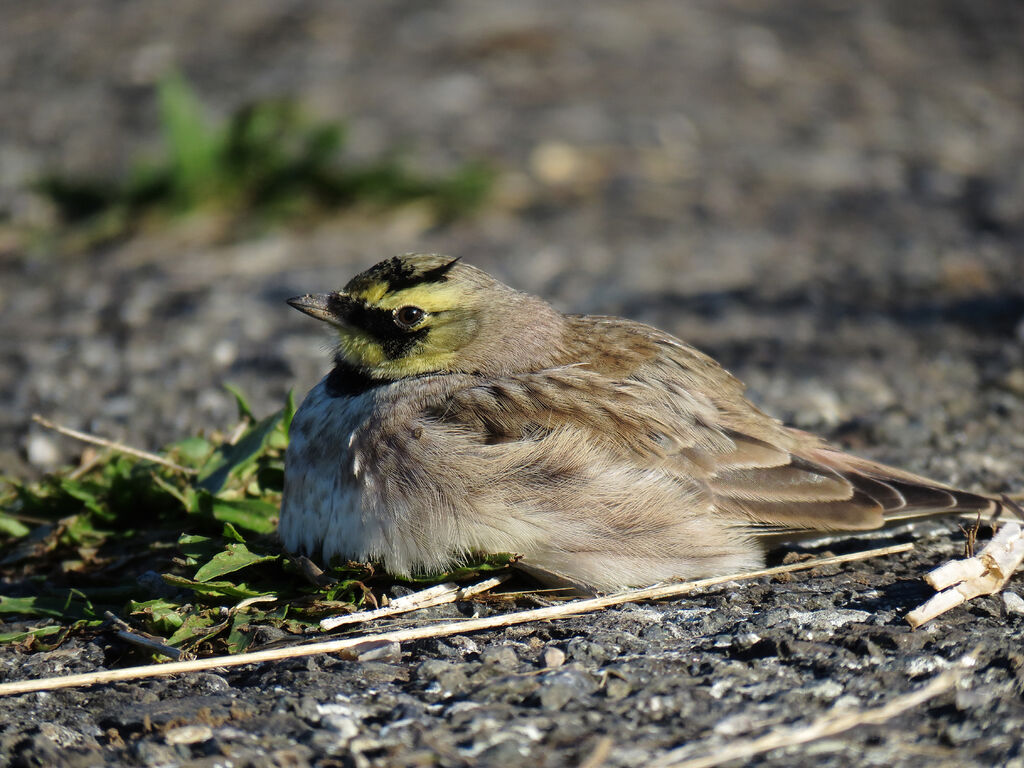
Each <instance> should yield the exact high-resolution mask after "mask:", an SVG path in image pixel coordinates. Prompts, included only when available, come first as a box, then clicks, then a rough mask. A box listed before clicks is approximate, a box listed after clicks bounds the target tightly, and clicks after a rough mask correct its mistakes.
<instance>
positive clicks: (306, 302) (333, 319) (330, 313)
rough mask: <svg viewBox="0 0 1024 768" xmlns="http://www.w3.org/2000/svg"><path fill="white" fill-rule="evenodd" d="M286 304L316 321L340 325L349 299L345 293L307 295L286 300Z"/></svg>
mask: <svg viewBox="0 0 1024 768" xmlns="http://www.w3.org/2000/svg"><path fill="white" fill-rule="evenodd" d="M288 303H289V304H290V305H291V306H293V307H295V308H296V309H297V310H299V312H305V313H306V314H307V315H309V316H310V317H315V318H316V319H317V320H324V321H326V322H328V323H333V324H335V325H340V324H342V323H344V322H345V316H346V315H347V314H348V313H347V311H346V310H347V309H348V307H349V305H350V304H351V299H350V298H349V296H348V294H345V293H307V294H306V295H305V296H295V297H293V298H291V299H288Z"/></svg>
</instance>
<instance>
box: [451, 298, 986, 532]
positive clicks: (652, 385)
mask: <svg viewBox="0 0 1024 768" xmlns="http://www.w3.org/2000/svg"><path fill="white" fill-rule="evenodd" d="M571 321H572V322H573V323H575V324H576V325H577V329H576V332H575V333H574V334H573V336H574V337H575V338H579V339H583V340H585V341H584V342H582V343H580V344H578V345H577V346H576V347H575V348H573V349H569V350H567V351H566V356H565V357H566V361H567V364H566V365H565V366H563V367H559V368H550V369H547V370H544V371H538V372H528V373H522V374H516V375H511V376H506V377H501V378H495V379H488V380H486V381H481V382H480V383H479V384H478V385H476V386H470V387H467V388H465V389H462V390H460V391H457V392H455V393H454V394H453V395H452V396H451V399H450V401H449V402H448V403H447V405H446V407H445V408H444V411H443V413H438V414H435V416H436V417H439V418H442V419H444V420H446V421H450V422H455V423H458V424H461V425H462V426H463V427H464V428H467V429H470V430H472V431H473V432H474V433H476V434H478V435H479V436H480V439H481V440H482V441H483V442H487V443H500V442H504V441H511V440H522V439H530V438H531V437H537V436H540V435H542V434H546V433H549V432H550V431H552V430H554V429H557V428H558V426H559V425H561V424H567V423H571V424H573V425H575V426H583V427H585V428H586V429H587V430H588V433H589V434H591V435H592V436H593V439H594V440H595V441H602V442H604V443H606V444H607V445H608V446H610V447H611V448H613V449H615V450H618V451H619V452H620V453H621V456H622V459H623V460H624V461H629V462H631V463H640V464H644V465H647V466H650V467H652V468H658V469H660V470H662V471H667V472H671V473H675V474H680V475H685V476H686V477H688V478H693V479H696V480H698V481H700V482H702V483H704V484H706V487H707V488H708V490H709V492H710V494H711V497H712V498H713V499H714V504H715V510H716V511H717V513H719V514H721V515H724V516H726V517H729V518H733V519H735V520H736V521H737V523H739V524H740V525H742V526H743V527H744V528H747V529H748V530H750V531H751V532H753V533H764V534H778V533H780V532H783V531H794V532H796V531H806V530H825V531H828V530H834V531H840V530H867V529H871V528H878V527H880V526H882V525H883V524H885V523H886V522H888V521H890V520H896V519H904V518H909V517H918V516H928V515H938V514H949V513H952V512H975V511H980V512H982V513H987V512H990V511H995V510H997V509H998V508H999V507H1000V506H1001V504H1000V502H999V501H998V500H996V499H993V498H989V497H985V496H980V495H977V494H972V493H968V492H965V491H959V490H956V489H953V488H949V487H947V486H944V485H942V484H941V483H937V482H934V481H931V480H928V479H926V478H922V477H918V476H916V475H912V474H910V473H906V472H902V471H901V470H898V469H895V468H892V467H887V466H884V465H882V464H877V463H874V462H871V461H868V460H866V459H860V458H857V457H855V456H851V455H849V454H845V453H842V452H841V451H837V450H835V449H833V448H830V447H829V446H827V445H826V444H824V443H823V442H822V441H821V440H820V439H819V438H817V437H815V436H813V435H810V434H808V433H805V432H801V431H798V430H794V429H790V428H787V427H785V426H783V425H782V424H781V423H780V422H779V421H777V420H776V419H773V418H771V417H770V416H767V415H766V414H764V413H762V412H761V411H760V410H758V409H757V408H756V407H755V406H754V405H753V404H751V403H750V402H749V401H748V400H747V399H746V398H745V397H744V395H743V385H742V384H741V383H740V382H739V381H738V380H737V379H736V378H735V377H733V376H732V375H731V374H729V373H728V372H727V371H725V370H724V369H722V368H721V366H719V365H718V364H717V363H716V362H715V361H714V360H712V359H711V358H709V357H707V356H706V355H704V354H702V353H700V352H698V351H697V350H695V349H693V348H692V347H689V346H687V345H685V344H683V343H682V342H680V341H678V340H677V339H675V338H673V337H671V336H669V335H667V334H663V333H661V332H660V331H657V330H655V329H653V328H649V327H648V326H643V325H640V324H634V323H627V322H625V321H622V320H620V319H618V318H614V319H612V318H596V317H584V316H581V317H574V318H571Z"/></svg>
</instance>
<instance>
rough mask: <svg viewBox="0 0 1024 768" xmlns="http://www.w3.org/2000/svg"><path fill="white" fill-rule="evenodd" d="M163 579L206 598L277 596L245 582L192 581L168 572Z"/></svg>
mask: <svg viewBox="0 0 1024 768" xmlns="http://www.w3.org/2000/svg"><path fill="white" fill-rule="evenodd" d="M163 579H164V581H165V582H167V583H168V584H170V585H171V586H172V587H182V588H184V589H191V590H192V591H193V592H195V593H196V594H197V595H200V596H202V597H208V598H215V599H220V598H237V599H239V600H244V599H245V598H247V597H262V596H264V595H273V596H275V597H276V596H277V593H276V592H270V591H262V590H259V589H253V588H252V587H250V586H249V585H248V584H245V583H240V584H232V583H231V582H230V581H207V582H202V581H193V580H192V579H186V578H185V577H183V576H175V575H173V574H170V573H165V574H164V575H163Z"/></svg>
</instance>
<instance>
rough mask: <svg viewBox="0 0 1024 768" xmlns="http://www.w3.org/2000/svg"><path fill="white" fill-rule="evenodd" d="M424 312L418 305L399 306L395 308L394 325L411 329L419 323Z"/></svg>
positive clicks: (424, 314)
mask: <svg viewBox="0 0 1024 768" xmlns="http://www.w3.org/2000/svg"><path fill="white" fill-rule="evenodd" d="M426 314H427V313H426V312H424V311H423V310H422V309H420V308H419V307H399V308H398V309H396V310H395V325H397V326H398V327H399V328H403V329H405V330H407V331H408V330H411V329H412V328H415V327H416V326H417V325H419V323H420V321H421V320H423V318H424V317H425V316H426Z"/></svg>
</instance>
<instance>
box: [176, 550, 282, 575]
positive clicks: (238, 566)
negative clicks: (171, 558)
mask: <svg viewBox="0 0 1024 768" xmlns="http://www.w3.org/2000/svg"><path fill="white" fill-rule="evenodd" d="M278 557H279V555H258V554H256V553H255V552H250V551H249V548H248V547H246V546H245V544H240V543H237V542H235V543H232V544H228V546H227V548H226V549H225V550H224V551H223V552H218V553H217V554H216V555H214V556H213V558H212V559H211V560H210V561H209V562H208V563H205V564H204V565H203V566H202V567H200V568H199V570H197V571H196V575H195V580H196V581H202V582H209V581H210V580H212V579H216V578H217V577H219V576H224V575H225V574H228V573H234V572H235V571H240V570H242V569H243V568H247V567H248V566H250V565H255V564H256V563H266V562H269V561H271V560H277V559H278Z"/></svg>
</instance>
